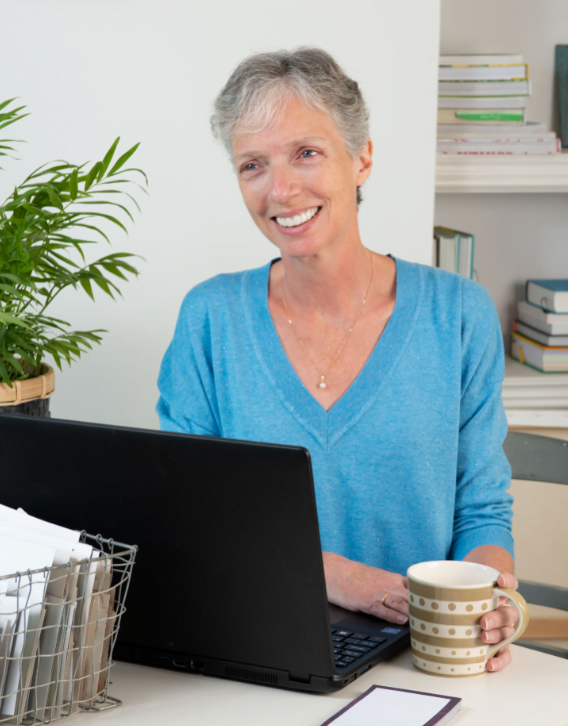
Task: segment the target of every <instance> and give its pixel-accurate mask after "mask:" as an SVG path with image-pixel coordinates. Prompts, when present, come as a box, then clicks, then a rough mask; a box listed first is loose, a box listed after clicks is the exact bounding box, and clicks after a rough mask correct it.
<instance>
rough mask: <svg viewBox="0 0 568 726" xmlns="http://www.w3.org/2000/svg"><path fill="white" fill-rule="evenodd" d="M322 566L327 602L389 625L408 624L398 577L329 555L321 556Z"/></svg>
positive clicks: (404, 593)
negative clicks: (365, 614)
mask: <svg viewBox="0 0 568 726" xmlns="http://www.w3.org/2000/svg"><path fill="white" fill-rule="evenodd" d="M323 567H324V571H325V584H326V587H327V598H328V600H329V602H331V603H333V604H334V605H340V606H341V607H342V608H345V609H346V610H352V611H355V612H362V613H368V614H369V615H374V616H375V617H377V618H382V619H383V620H387V621H388V622H389V623H398V624H399V625H402V624H404V623H406V622H408V589H407V587H405V583H403V577H402V575H398V574H396V573H395V572H388V571H387V570H380V569H379V568H378V567H369V566H368V565H363V564H361V563H360V562H354V561H353V560H348V559H347V558H345V557H341V555H336V554H334V553H333V552H324V553H323ZM387 593H388V595H387ZM385 595H387V597H385ZM383 598H384V601H383Z"/></svg>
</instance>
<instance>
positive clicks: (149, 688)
mask: <svg viewBox="0 0 568 726" xmlns="http://www.w3.org/2000/svg"><path fill="white" fill-rule="evenodd" d="M512 650H513V663H512V665H511V666H509V667H508V668H507V669H506V670H505V671H503V672H502V673H494V674H489V673H485V674H483V675H480V676H476V677H473V678H457V679H455V680H454V679H452V678H436V677H434V676H429V675H426V674H423V673H420V672H418V671H417V670H415V669H414V668H413V667H412V663H411V653H410V650H405V651H404V652H403V653H400V654H399V655H398V656H396V657H395V658H393V659H392V660H390V661H388V662H386V663H382V664H380V665H378V666H376V667H375V668H372V669H371V670H370V671H369V672H368V673H366V674H365V675H364V676H362V677H361V678H359V679H358V680H356V681H355V682H354V683H352V684H351V685H350V686H348V687H347V688H344V689H343V690H342V691H339V692H338V693H334V694H330V695H325V696H324V695H312V694H307V693H298V692H295V691H285V690H280V689H277V688H268V687H266V686H257V685H250V684H248V683H238V682H236V681H227V680H223V679H219V678H211V677H206V676H199V675H191V674H188V673H177V672H174V671H166V670H159V669H156V668H149V667H145V666H136V665H132V664H129V663H120V662H119V663H116V665H114V666H113V668H112V670H111V681H112V685H111V687H110V688H109V694H110V695H111V696H115V697H117V698H120V699H121V700H122V701H123V705H122V706H119V707H118V708H116V709H112V710H109V711H105V712H102V713H100V714H97V715H94V714H90V713H85V714H81V715H78V716H76V717H74V718H73V719H72V723H75V724H77V726H82V724H87V723H88V724H89V726H95V721H96V725H97V726H146V724H147V725H148V726H150V725H151V726H160V725H162V726H170V725H172V726H177V724H188V725H189V726H193V725H194V724H195V725H196V726H268V724H270V726H291V725H292V724H293V725H294V726H320V724H321V723H322V722H323V721H325V720H326V719H327V718H329V717H330V716H331V715H333V714H334V713H336V712H337V711H339V710H340V709H341V708H343V707H344V706H345V705H346V704H347V703H349V701H351V700H352V699H354V698H356V697H357V696H359V695H360V694H361V693H363V691H365V690H367V688H369V686H371V685H373V684H375V683H376V684H379V685H384V686H393V687H398V688H408V689H410V690H415V691H428V692H430V693H439V694H442V695H448V696H459V697H461V698H462V699H463V701H462V708H461V711H460V712H459V713H458V714H457V715H456V716H455V717H454V718H453V719H452V720H451V722H450V723H451V726H489V724H498V725H499V726H560V725H561V724H562V725H563V726H568V660H563V659H561V658H555V657H553V656H548V655H544V654H542V653H537V652H536V651H532V650H528V649H527V648H521V647H519V646H512Z"/></svg>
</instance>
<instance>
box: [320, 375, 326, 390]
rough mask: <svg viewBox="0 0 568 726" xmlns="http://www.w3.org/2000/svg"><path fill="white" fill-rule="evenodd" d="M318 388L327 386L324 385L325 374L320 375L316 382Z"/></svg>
mask: <svg viewBox="0 0 568 726" xmlns="http://www.w3.org/2000/svg"><path fill="white" fill-rule="evenodd" d="M318 388H327V386H326V385H325V376H322V377H321V381H320V382H319V384H318Z"/></svg>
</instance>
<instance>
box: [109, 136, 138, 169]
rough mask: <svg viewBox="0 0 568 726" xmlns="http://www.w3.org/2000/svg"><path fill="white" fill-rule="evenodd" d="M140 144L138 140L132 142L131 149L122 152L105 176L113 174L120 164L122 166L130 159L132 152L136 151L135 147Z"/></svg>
mask: <svg viewBox="0 0 568 726" xmlns="http://www.w3.org/2000/svg"><path fill="white" fill-rule="evenodd" d="M139 146H140V142H138V143H137V144H134V146H133V147H132V148H131V149H128V151H127V152H126V153H125V154H123V155H122V156H121V157H120V158H119V160H118V161H117V162H116V164H115V165H114V166H113V167H112V169H111V170H110V171H109V173H108V175H107V176H112V175H113V174H116V172H117V171H118V170H119V169H120V167H121V166H124V164H125V163H126V162H127V161H128V159H130V157H131V156H132V154H134V152H135V151H136V149H137V148H138V147H139Z"/></svg>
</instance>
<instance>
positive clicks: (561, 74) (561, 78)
mask: <svg viewBox="0 0 568 726" xmlns="http://www.w3.org/2000/svg"><path fill="white" fill-rule="evenodd" d="M555 75H556V94H557V97H558V113H559V130H560V139H561V141H562V148H563V149H568V45H557V46H556V73H555Z"/></svg>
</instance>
